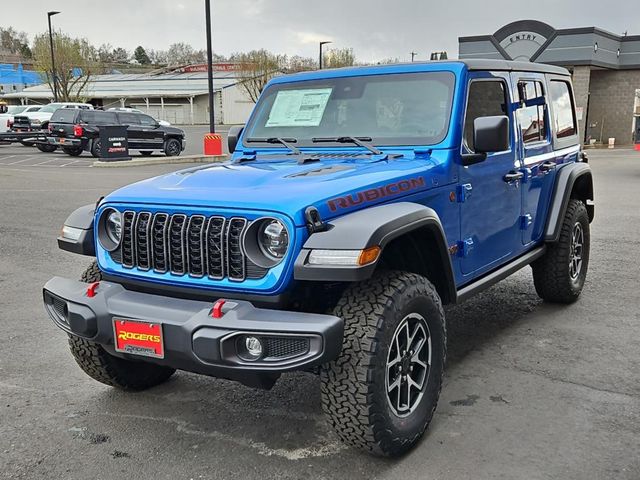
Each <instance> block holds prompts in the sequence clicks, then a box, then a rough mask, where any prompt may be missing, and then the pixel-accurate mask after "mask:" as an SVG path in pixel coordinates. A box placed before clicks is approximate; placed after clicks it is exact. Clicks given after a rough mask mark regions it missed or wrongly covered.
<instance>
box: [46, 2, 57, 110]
mask: <svg viewBox="0 0 640 480" xmlns="http://www.w3.org/2000/svg"><path fill="white" fill-rule="evenodd" d="M59 13H60V12H47V20H48V22H49V46H50V47H51V75H52V77H53V78H52V81H53V101H54V102H57V101H58V81H57V80H56V60H55V57H54V55H53V32H52V30H51V17H53V16H54V15H57V14H59Z"/></svg>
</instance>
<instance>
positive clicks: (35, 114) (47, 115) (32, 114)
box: [16, 112, 53, 121]
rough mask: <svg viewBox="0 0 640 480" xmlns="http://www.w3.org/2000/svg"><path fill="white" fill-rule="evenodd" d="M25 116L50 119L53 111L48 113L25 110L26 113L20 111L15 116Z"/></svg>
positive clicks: (35, 118)
mask: <svg viewBox="0 0 640 480" xmlns="http://www.w3.org/2000/svg"><path fill="white" fill-rule="evenodd" d="M18 116H20V117H27V118H28V119H30V120H41V121H42V120H50V119H51V117H52V116H53V113H49V112H27V113H20V114H18V115H16V117H18Z"/></svg>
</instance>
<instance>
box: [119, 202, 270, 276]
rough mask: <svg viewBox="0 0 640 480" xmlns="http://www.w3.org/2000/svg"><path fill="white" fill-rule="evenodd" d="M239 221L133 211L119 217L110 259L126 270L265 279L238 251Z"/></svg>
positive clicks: (244, 225)
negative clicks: (117, 240) (119, 237)
mask: <svg viewBox="0 0 640 480" xmlns="http://www.w3.org/2000/svg"><path fill="white" fill-rule="evenodd" d="M248 223H249V222H248V221H247V219H245V218H241V217H232V218H225V217H220V216H211V217H206V216H204V215H190V216H188V215H185V214H182V213H176V214H173V215H169V214H167V213H155V214H153V213H151V212H133V211H131V210H127V211H125V212H124V213H123V214H122V243H121V244H120V247H119V248H118V250H116V251H115V252H112V254H111V258H112V259H113V260H114V261H116V262H119V263H122V266H123V267H126V268H137V269H138V270H142V271H147V270H153V271H155V272H158V273H167V272H171V273H172V274H174V275H181V276H182V275H189V276H190V277H194V278H204V277H208V278H210V279H213V280H222V279H224V278H228V279H229V280H233V281H243V280H245V279H246V278H250V279H256V278H262V277H264V276H265V275H266V273H267V269H265V268H262V267H259V266H258V265H255V264H254V263H253V262H251V261H250V260H249V259H248V258H247V257H246V255H245V254H244V250H243V248H242V235H243V233H244V231H245V230H246V228H247V225H248Z"/></svg>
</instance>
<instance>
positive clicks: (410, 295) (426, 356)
mask: <svg viewBox="0 0 640 480" xmlns="http://www.w3.org/2000/svg"><path fill="white" fill-rule="evenodd" d="M334 314H335V315H336V316H339V317H341V318H342V319H343V320H344V322H345V326H344V337H343V345H342V352H341V354H340V356H339V357H338V358H337V359H336V360H335V361H333V362H330V363H329V364H327V365H324V366H323V367H322V370H321V373H320V375H321V382H322V383H321V392H322V407H323V410H324V412H325V413H326V414H327V415H328V418H329V423H330V424H331V425H332V426H333V428H334V429H335V430H336V432H337V434H338V436H339V437H340V438H341V439H342V440H343V441H344V442H345V443H347V444H349V445H352V446H355V447H358V448H361V449H364V450H367V451H369V452H371V453H374V454H378V455H385V456H395V455H400V454H402V453H404V452H406V451H407V450H409V449H410V448H411V447H413V446H414V445H415V444H416V443H417V442H418V440H419V439H420V438H421V437H422V435H423V433H424V431H425V430H426V428H427V426H428V425H429V422H430V421H431V418H432V417H433V413H434V411H435V408H436V405H437V403H438V398H439V396H440V388H441V386H442V374H443V372H444V363H445V356H446V331H445V319H444V312H443V310H442V304H441V302H440V298H439V296H438V294H437V292H436V290H435V287H434V286H433V285H432V284H431V283H430V282H429V281H428V280H427V279H426V278H424V277H421V276H420V275H416V274H412V273H406V272H381V273H378V274H376V276H374V277H373V278H372V279H371V280H368V281H366V282H362V283H359V284H355V285H353V286H351V287H349V288H348V289H347V290H346V291H345V293H344V295H343V296H342V298H341V299H340V301H339V302H338V305H337V306H336V308H335V310H334Z"/></svg>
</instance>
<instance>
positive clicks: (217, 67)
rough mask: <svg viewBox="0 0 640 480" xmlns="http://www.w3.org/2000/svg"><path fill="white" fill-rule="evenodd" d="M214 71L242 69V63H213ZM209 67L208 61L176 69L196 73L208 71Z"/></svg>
mask: <svg viewBox="0 0 640 480" xmlns="http://www.w3.org/2000/svg"><path fill="white" fill-rule="evenodd" d="M211 65H212V66H213V71H214V72H232V71H235V70H240V64H238V63H212V64H211ZM208 70H209V69H208V68H207V64H206V63H198V64H195V65H187V66H186V67H182V68H178V69H176V70H175V72H176V73H196V72H207V71H208Z"/></svg>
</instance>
